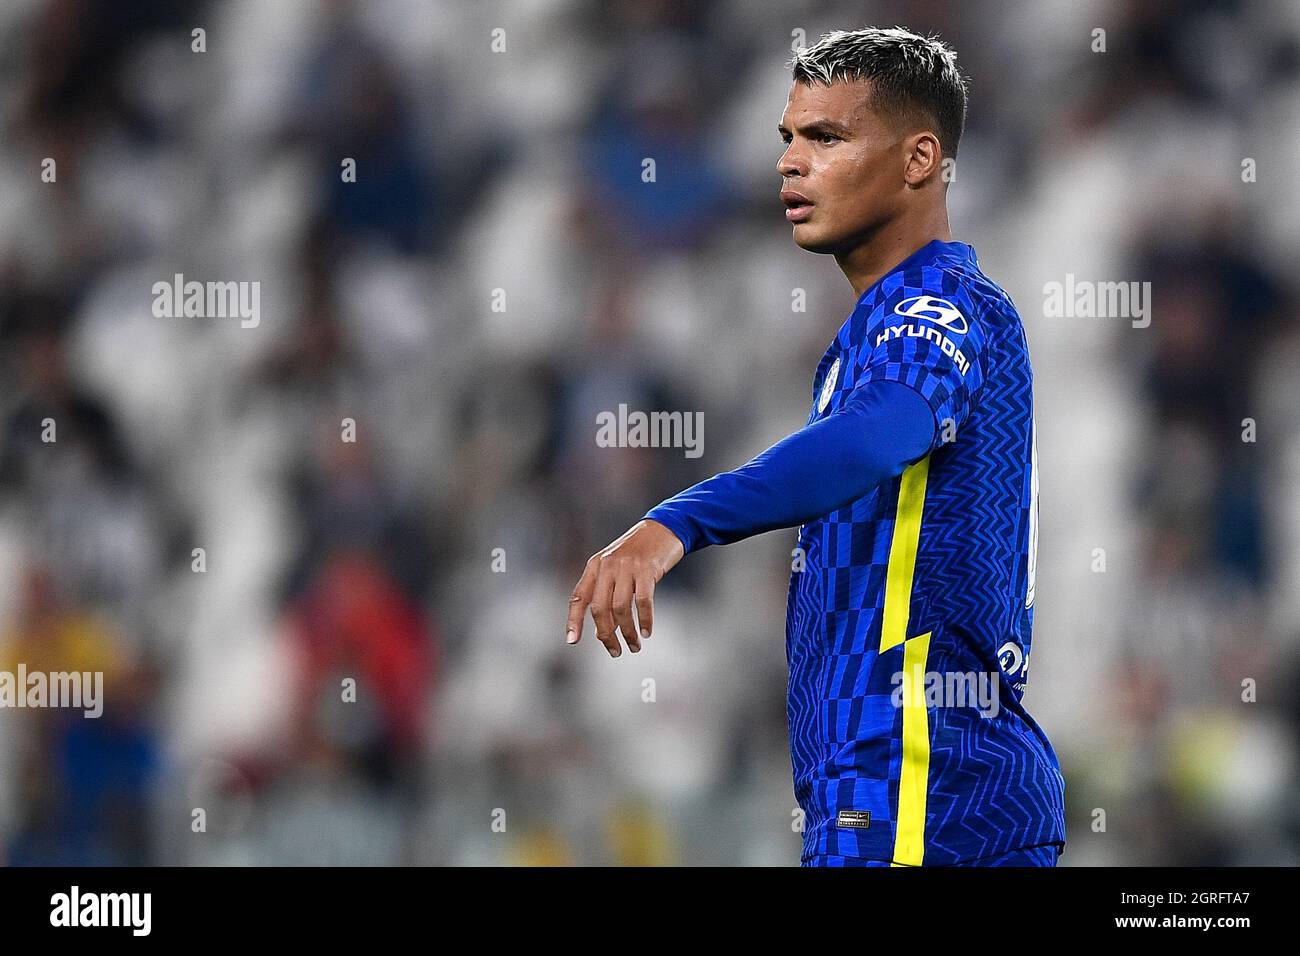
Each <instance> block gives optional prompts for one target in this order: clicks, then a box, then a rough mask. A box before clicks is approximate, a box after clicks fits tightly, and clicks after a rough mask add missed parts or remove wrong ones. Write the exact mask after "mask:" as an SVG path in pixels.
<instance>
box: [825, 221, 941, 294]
mask: <svg viewBox="0 0 1300 956" xmlns="http://www.w3.org/2000/svg"><path fill="white" fill-rule="evenodd" d="M935 239H938V240H940V241H941V242H951V241H952V230H951V229H949V228H948V210H947V209H945V208H943V207H942V206H940V207H939V208H938V209H937V210H935V212H934V214H933V215H930V216H927V217H926V218H925V219H923V220H919V221H906V220H904V221H900V222H896V223H890V224H889V225H887V226H885V227H884V228H882V229H880V230H878V231H877V232H875V233H874V234H873V235H871V236H870V237H868V238H867V239H865V240H864V241H862V242H861V243H859V244H858V245H856V246H854V247H853V248H852V249H851V250H849V251H848V252H845V253H836V254H835V261H836V262H837V263H839V267H840V271H842V272H843V273H844V277H845V278H846V279H848V280H849V284H850V285H851V286H853V294H854V295H855V296H861V295H862V293H863V292H865V291H866V290H867V289H868V288H869V287H870V286H871V285H872V284H874V283H875V282H878V281H879V280H880V278H881V277H882V276H885V275H887V274H888V273H889V271H890V270H891V269H893V268H894V267H895V266H896V265H898V264H899V263H900V262H902V261H903V260H904V259H906V258H907V257H908V256H910V255H911V254H912V253H914V252H916V250H917V249H920V248H921V247H922V246H924V245H925V244H926V243H928V242H932V241H934V240H935Z"/></svg>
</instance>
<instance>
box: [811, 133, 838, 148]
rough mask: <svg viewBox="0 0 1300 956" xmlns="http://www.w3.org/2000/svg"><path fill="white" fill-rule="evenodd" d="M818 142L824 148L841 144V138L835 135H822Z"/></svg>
mask: <svg viewBox="0 0 1300 956" xmlns="http://www.w3.org/2000/svg"><path fill="white" fill-rule="evenodd" d="M817 142H819V143H821V144H822V145H823V146H829V145H831V143H838V142H840V138H839V137H838V136H836V135H835V134H834V133H822V134H821V135H820V136H818V137H817Z"/></svg>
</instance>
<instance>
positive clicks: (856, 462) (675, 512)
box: [644, 380, 934, 554]
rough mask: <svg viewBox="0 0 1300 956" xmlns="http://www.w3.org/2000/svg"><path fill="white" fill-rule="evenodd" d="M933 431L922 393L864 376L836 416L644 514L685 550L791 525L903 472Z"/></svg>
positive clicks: (853, 498) (841, 504)
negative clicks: (864, 380)
mask: <svg viewBox="0 0 1300 956" xmlns="http://www.w3.org/2000/svg"><path fill="white" fill-rule="evenodd" d="M933 430H934V427H933V422H932V416H931V412H930V409H929V407H928V406H927V404H926V403H925V401H923V400H922V398H921V397H920V396H919V395H918V394H917V392H915V391H914V390H912V389H909V388H905V387H904V386H902V385H900V384H898V383H897V382H890V381H884V380H880V381H873V382H867V383H864V384H863V385H862V387H860V388H855V389H854V390H853V392H852V394H850V395H847V396H846V397H845V400H844V402H843V404H842V405H840V407H839V408H837V409H836V410H835V411H834V412H832V413H831V414H829V415H827V416H825V417H823V418H820V419H818V420H816V421H814V422H811V423H810V424H808V425H806V426H804V427H803V428H801V429H800V430H799V431H797V432H795V433H794V434H792V435H788V436H786V437H785V438H783V439H781V440H780V441H779V442H777V443H776V444H774V445H772V446H771V447H770V448H768V449H767V450H766V451H763V452H761V453H760V454H758V455H757V456H755V457H754V458H752V459H750V460H749V461H748V462H746V463H745V464H744V465H741V466H740V467H739V468H737V469H735V470H733V471H728V472H723V473H722V474H719V475H714V476H713V477H712V478H708V479H706V480H704V481H702V482H700V483H699V484H696V485H693V486H691V487H690V488H687V489H686V490H685V491H683V492H681V493H680V494H677V495H675V496H674V497H672V498H669V499H668V500H667V501H664V502H661V503H660V504H659V505H657V506H655V507H654V508H652V509H650V511H648V512H647V513H646V514H645V516H644V517H645V518H649V519H651V520H653V521H658V522H659V523H660V524H662V525H664V526H665V527H667V528H668V529H669V530H670V531H672V532H673V533H674V534H675V535H677V537H678V538H679V539H680V540H681V542H682V547H683V548H684V549H685V551H686V553H687V554H690V553H691V552H692V551H697V550H699V549H700V548H703V547H706V546H708V545H711V544H730V543H732V542H734V541H739V540H741V539H742V538H748V537H750V536H751V535H755V534H759V533H761V532H764V531H771V530H774V529H776V528H791V527H794V526H795V525H800V524H804V523H806V522H809V521H812V520H813V519H815V518H820V517H822V516H823V515H827V514H829V513H831V512H832V511H835V510H836V509H838V508H842V507H844V506H845V505H847V504H849V503H850V502H853V501H856V500H857V499H858V498H861V497H862V496H863V495H865V494H867V493H868V492H870V491H872V490H873V489H874V488H875V487H876V486H878V485H879V484H881V483H882V482H884V481H887V480H889V479H890V478H893V477H895V476H896V475H899V474H901V473H902V471H903V469H904V468H906V467H907V466H908V465H909V464H911V463H912V462H913V461H915V460H916V459H918V458H920V457H922V456H923V455H924V454H925V453H926V451H927V450H928V446H929V445H930V443H931V437H932V433H933Z"/></svg>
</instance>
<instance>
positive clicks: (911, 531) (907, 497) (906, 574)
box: [880, 454, 930, 654]
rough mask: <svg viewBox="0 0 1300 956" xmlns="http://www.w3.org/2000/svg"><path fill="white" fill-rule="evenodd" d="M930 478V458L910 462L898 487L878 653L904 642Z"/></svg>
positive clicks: (927, 456)
mask: <svg viewBox="0 0 1300 956" xmlns="http://www.w3.org/2000/svg"><path fill="white" fill-rule="evenodd" d="M929 474H930V456H929V454H927V455H926V456H925V457H924V458H922V459H921V460H920V461H917V462H913V463H912V464H910V465H908V466H907V469H906V470H905V471H904V472H903V478H902V480H901V481H900V482H899V485H898V511H897V514H896V516H895V518H894V538H893V540H892V541H891V542H890V544H889V568H888V570H887V571H886V572H885V614H884V618H883V619H882V621H881V625H880V653H882V654H883V653H885V651H887V650H889V649H890V648H891V647H897V646H898V645H899V644H902V643H903V641H905V640H906V639H907V617H908V614H909V613H910V612H911V606H912V574H913V572H915V571H916V548H917V543H918V542H919V541H920V540H921V511H922V509H923V508H924V507H925V480H926V478H927V477H928V476H929Z"/></svg>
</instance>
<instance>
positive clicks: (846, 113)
mask: <svg viewBox="0 0 1300 956" xmlns="http://www.w3.org/2000/svg"><path fill="white" fill-rule="evenodd" d="M870 96H871V81H870V80H837V81H835V82H834V83H832V84H830V85H829V86H826V85H823V84H817V85H809V84H807V83H800V82H797V81H796V82H794V83H791V84H790V92H789V94H788V95H787V97H786V101H785V110H784V111H783V112H782V113H781V126H783V127H784V128H785V129H787V130H790V131H793V130H796V129H801V128H803V127H807V126H812V125H815V124H817V123H820V122H829V123H833V124H837V125H840V126H843V127H845V128H846V129H857V128H859V127H861V126H863V125H864V124H866V123H868V122H870V119H871V111H870V108H869V106H870Z"/></svg>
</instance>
